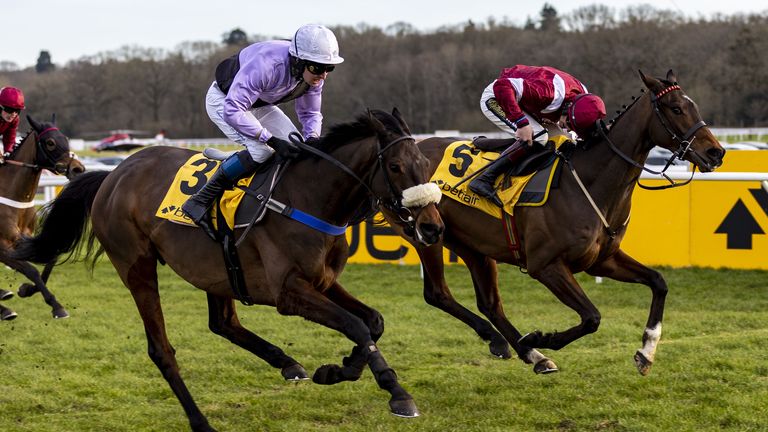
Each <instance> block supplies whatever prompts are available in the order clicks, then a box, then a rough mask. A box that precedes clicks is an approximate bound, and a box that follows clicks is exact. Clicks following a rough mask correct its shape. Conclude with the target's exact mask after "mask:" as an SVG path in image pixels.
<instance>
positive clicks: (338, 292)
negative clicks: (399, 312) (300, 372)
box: [315, 282, 384, 384]
mask: <svg viewBox="0 0 768 432" xmlns="http://www.w3.org/2000/svg"><path fill="white" fill-rule="evenodd" d="M323 294H325V296H326V297H328V298H329V299H330V300H331V301H332V302H334V303H336V304H337V305H339V306H341V307H342V308H343V309H344V310H346V311H348V312H350V313H351V314H352V315H354V316H356V317H358V318H360V319H361V320H363V322H364V323H365V325H366V326H368V330H369V331H370V332H371V340H373V341H374V342H378V340H379V338H380V337H381V335H382V334H384V317H382V316H381V314H380V313H379V312H378V311H377V310H376V309H373V308H372V307H370V306H368V305H366V304H363V302H361V301H360V300H358V299H356V298H354V297H353V296H352V295H351V294H349V293H348V292H347V290H345V289H344V288H343V287H342V286H341V285H339V283H338V282H335V283H334V284H333V285H332V286H331V287H330V288H329V289H327V290H326V291H324V292H323ZM367 363H368V353H366V352H365V351H364V350H363V349H361V348H360V346H359V345H356V346H355V347H354V348H353V349H352V353H351V354H350V355H349V356H348V357H344V362H343V364H344V366H343V367H340V366H338V365H327V367H325V368H324V369H323V371H322V372H321V373H316V374H315V377H316V379H317V380H318V381H321V382H322V383H323V384H335V383H337V382H341V381H357V380H358V379H359V378H360V375H362V374H363V370H364V369H365V366H366V364H367Z"/></svg>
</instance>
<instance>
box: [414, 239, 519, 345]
mask: <svg viewBox="0 0 768 432" xmlns="http://www.w3.org/2000/svg"><path fill="white" fill-rule="evenodd" d="M417 252H418V254H419V258H421V264H422V265H423V266H424V300H426V302H427V304H429V305H431V306H434V307H436V308H438V309H440V310H442V311H444V312H446V313H448V314H450V315H451V316H453V317H454V318H457V319H458V320H460V321H462V322H463V323H464V324H466V325H468V326H470V327H471V328H472V330H474V331H475V333H477V335H478V336H480V337H481V338H482V339H483V340H484V341H486V342H488V343H489V349H490V351H491V354H493V355H495V356H497V357H500V358H505V359H508V358H510V357H512V354H511V353H510V351H509V344H507V341H506V340H505V339H504V336H502V335H501V334H500V333H499V332H498V331H496V329H494V328H493V326H492V325H491V323H489V322H488V321H486V320H484V319H483V318H481V317H479V316H478V315H476V314H475V313H473V312H472V311H470V310H469V309H467V308H465V307H464V306H462V305H461V304H459V302H457V301H456V299H455V298H453V295H452V294H451V290H450V289H449V288H448V283H447V282H446V281H445V273H444V264H443V246H442V244H441V243H436V244H434V245H432V246H429V247H420V248H417ZM494 270H495V269H494Z"/></svg>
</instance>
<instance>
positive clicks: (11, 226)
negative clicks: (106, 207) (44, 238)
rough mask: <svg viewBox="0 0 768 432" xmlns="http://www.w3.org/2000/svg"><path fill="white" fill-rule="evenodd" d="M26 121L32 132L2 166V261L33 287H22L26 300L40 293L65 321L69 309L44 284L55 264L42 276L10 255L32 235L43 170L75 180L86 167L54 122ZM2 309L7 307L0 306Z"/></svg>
mask: <svg viewBox="0 0 768 432" xmlns="http://www.w3.org/2000/svg"><path fill="white" fill-rule="evenodd" d="M27 120H28V121H29V124H30V125H31V126H32V130H31V131H30V132H29V133H27V135H26V136H25V137H24V138H23V139H22V141H21V143H20V144H18V145H17V146H16V148H15V149H14V150H13V152H12V153H11V155H10V157H8V158H7V159H6V161H5V164H3V165H2V166H0V262H2V263H3V264H5V265H7V266H8V267H10V268H12V269H13V270H16V271H17V272H19V273H21V274H23V275H24V276H26V277H27V279H29V280H30V281H31V282H32V283H33V284H34V285H31V284H24V285H22V286H21V288H19V296H23V297H26V296H28V295H32V294H34V293H35V292H38V291H40V292H41V293H42V294H43V298H44V299H45V302H46V303H48V305H50V306H51V308H52V313H53V317H54V318H66V317H68V316H69V314H68V313H67V311H66V309H64V307H62V306H61V304H59V302H58V301H57V300H56V297H55V296H54V295H53V294H52V293H51V292H50V291H49V290H48V289H47V287H46V285H45V284H46V282H47V281H48V276H49V275H50V274H51V270H52V268H53V266H54V264H55V261H51V262H46V263H45V268H44V270H43V274H42V275H41V274H40V272H38V270H37V268H35V266H33V265H32V264H30V263H28V262H25V261H22V260H18V259H15V258H12V257H11V256H10V255H9V252H10V249H11V248H12V246H13V244H14V242H16V241H17V240H18V239H19V238H20V237H21V236H22V235H25V236H29V235H32V232H33V230H34V227H35V220H36V214H35V213H36V212H35V208H34V203H33V201H34V197H35V194H36V193H37V188H38V183H39V182H40V175H41V173H42V170H43V169H46V170H49V171H51V172H53V173H55V174H61V175H66V176H67V178H69V179H72V178H74V177H75V176H77V175H79V174H81V173H83V172H84V171H85V168H84V167H83V165H82V164H81V163H80V161H78V160H77V159H75V158H74V155H73V154H72V153H71V152H70V150H69V139H68V138H67V137H66V135H64V134H63V133H62V132H61V131H60V130H59V129H58V128H57V127H56V125H55V124H54V122H50V123H48V122H41V123H38V122H37V121H35V119H33V118H32V117H29V116H27ZM64 229H67V228H66V227H65V228H64ZM0 308H4V306H2V305H0Z"/></svg>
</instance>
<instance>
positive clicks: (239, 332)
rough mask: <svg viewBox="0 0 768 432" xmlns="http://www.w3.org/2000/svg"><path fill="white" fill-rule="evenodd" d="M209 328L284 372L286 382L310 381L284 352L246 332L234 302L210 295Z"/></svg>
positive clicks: (297, 364) (299, 366) (305, 373)
mask: <svg viewBox="0 0 768 432" xmlns="http://www.w3.org/2000/svg"><path fill="white" fill-rule="evenodd" d="M208 327H209V328H210V329H211V331H212V332H214V333H215V334H217V335H219V336H221V337H223V338H225V339H227V340H229V341H230V342H232V343H233V344H235V345H237V346H239V347H241V348H243V349H246V350H248V351H250V352H252V353H253V354H256V355H257V356H258V357H260V358H261V359H263V360H264V361H266V362H267V363H269V365H270V366H272V367H274V368H278V369H280V370H281V373H282V375H283V378H285V379H286V380H305V379H309V376H308V375H307V371H306V370H304V367H303V366H302V365H300V364H299V362H297V361H296V360H294V359H293V358H291V357H289V356H288V355H286V354H285V353H284V352H283V350H281V349H280V348H278V347H276V346H274V345H272V344H271V343H269V342H267V341H265V340H264V339H262V338H260V337H258V336H256V335H255V334H253V333H251V332H250V331H248V330H246V329H245V328H244V327H243V326H242V325H241V324H240V320H239V319H238V318H237V310H236V309H235V304H234V302H233V301H232V299H231V298H225V297H218V296H214V295H213V294H208Z"/></svg>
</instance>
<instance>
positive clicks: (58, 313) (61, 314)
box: [52, 308, 69, 319]
mask: <svg viewBox="0 0 768 432" xmlns="http://www.w3.org/2000/svg"><path fill="white" fill-rule="evenodd" d="M52 314H53V319H61V318H69V312H67V310H66V309H64V308H58V309H54V310H53V312H52Z"/></svg>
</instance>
